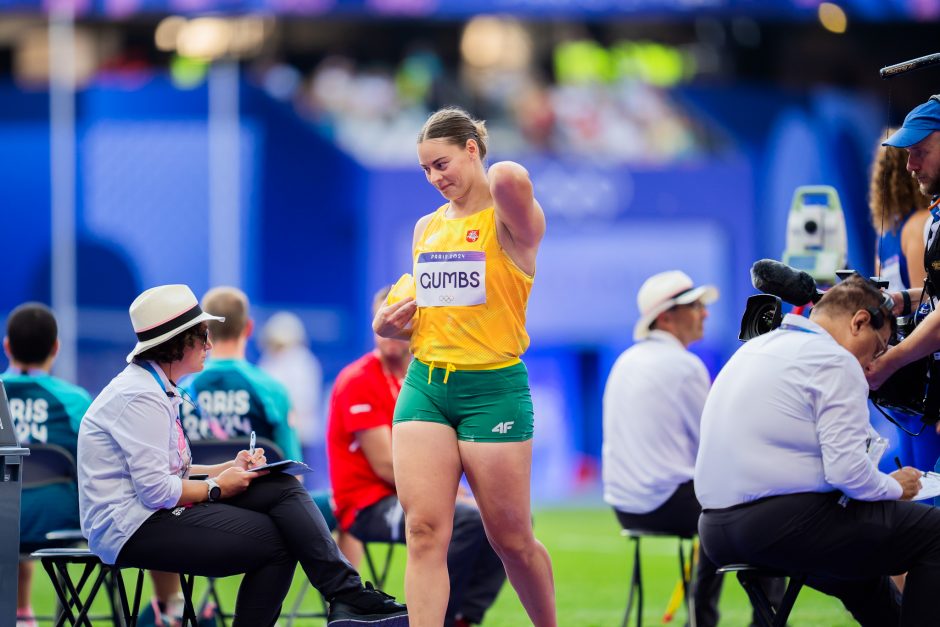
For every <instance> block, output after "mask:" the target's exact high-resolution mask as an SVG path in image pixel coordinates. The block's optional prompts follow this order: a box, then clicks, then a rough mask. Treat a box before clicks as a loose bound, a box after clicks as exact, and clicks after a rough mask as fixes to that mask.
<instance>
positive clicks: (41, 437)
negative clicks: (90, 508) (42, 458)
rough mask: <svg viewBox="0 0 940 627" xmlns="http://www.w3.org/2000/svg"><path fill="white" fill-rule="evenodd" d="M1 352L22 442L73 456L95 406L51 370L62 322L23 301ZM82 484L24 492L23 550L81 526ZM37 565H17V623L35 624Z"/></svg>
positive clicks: (23, 626)
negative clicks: (81, 424) (33, 594)
mask: <svg viewBox="0 0 940 627" xmlns="http://www.w3.org/2000/svg"><path fill="white" fill-rule="evenodd" d="M3 350H4V352H5V353H6V355H7V358H8V359H9V360H10V367H9V368H8V369H7V371H6V372H5V373H3V374H2V375H0V380H2V381H3V385H4V387H5V388H6V392H7V397H8V399H9V403H10V413H11V414H12V416H13V424H14V426H15V428H16V436H17V439H18V440H19V442H20V444H21V445H23V446H26V447H29V445H30V444H31V443H36V442H38V443H42V444H55V445H57V446H61V447H62V448H64V449H65V450H66V451H68V452H69V453H70V454H71V455H72V457H73V458H74V457H75V455H76V446H77V443H78V425H79V422H80V421H81V419H82V416H83V415H84V414H85V410H86V409H88V406H89V405H90V404H91V396H89V395H88V392H86V391H85V390H83V389H82V388H80V387H78V386H76V385H72V384H71V383H67V382H65V381H63V380H61V379H58V378H56V377H53V376H51V375H50V374H49V372H50V370H51V369H52V364H53V362H54V361H55V358H56V355H57V354H58V352H59V339H58V325H57V324H56V320H55V316H54V315H53V314H52V311H50V310H49V308H48V307H46V306H45V305H42V304H39V303H25V304H23V305H20V306H19V307H17V308H16V309H14V310H13V311H12V312H11V313H10V317H9V318H7V333H6V337H4V338H3ZM78 526H79V517H78V486H77V485H76V484H75V483H54V484H51V485H44V486H39V487H34V488H26V489H24V490H23V501H22V507H21V513H20V553H22V554H29V553H31V552H32V551H34V550H37V549H40V548H42V547H43V546H45V545H46V543H47V542H46V533H48V532H49V531H55V530H58V529H78ZM33 570H34V564H33V562H30V561H23V562H20V564H19V587H18V589H17V604H16V624H17V626H18V627H35V625H36V621H35V620H33V618H32V616H33V610H32V606H31V604H30V600H29V597H30V593H31V592H32V580H33Z"/></svg>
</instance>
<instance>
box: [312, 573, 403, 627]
mask: <svg viewBox="0 0 940 627" xmlns="http://www.w3.org/2000/svg"><path fill="white" fill-rule="evenodd" d="M326 624H327V626H328V627H360V626H362V625H381V627H408V608H406V607H405V606H404V605H403V604H401V603H396V602H395V597H393V596H390V595H388V594H385V593H384V592H382V591H381V590H376V589H375V588H373V587H372V584H371V583H370V582H366V585H365V586H364V587H363V588H360V589H359V590H355V591H353V592H344V593H342V594H339V595H337V596H336V598H334V599H333V600H332V602H330V614H329V618H327V619H326Z"/></svg>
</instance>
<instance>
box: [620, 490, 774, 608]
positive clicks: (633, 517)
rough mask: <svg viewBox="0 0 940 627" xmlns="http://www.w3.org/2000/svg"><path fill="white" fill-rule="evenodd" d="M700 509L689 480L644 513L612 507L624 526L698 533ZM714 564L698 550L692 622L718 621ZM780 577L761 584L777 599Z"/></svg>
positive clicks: (718, 578) (718, 583) (717, 578)
mask: <svg viewBox="0 0 940 627" xmlns="http://www.w3.org/2000/svg"><path fill="white" fill-rule="evenodd" d="M701 512H702V506H701V505H699V502H698V499H697V498H696V497H695V489H694V488H693V485H692V482H691V481H686V482H685V483H683V484H681V485H680V486H679V487H678V488H676V491H675V492H673V493H672V496H670V497H669V498H668V499H667V500H666V502H665V503H663V504H662V505H660V506H659V507H658V508H657V509H654V510H653V511H652V512H649V513H646V514H629V513H627V512H622V511H620V510H618V509H616V508H615V509H614V513H615V514H616V515H617V520H618V521H620V524H621V526H623V528H624V529H643V530H646V531H661V532H664V533H674V534H676V535H694V534H696V533H698V518H699V514H700V513H701ZM717 570H718V565H717V564H715V562H713V561H712V560H711V559H710V558H709V557H708V555H707V554H706V553H705V551H704V550H699V557H698V568H697V569H696V571H695V582H694V588H693V596H694V599H695V624H696V625H698V627H714V626H715V625H717V624H718V617H719V614H718V599H719V597H720V596H721V583H722V576H721V575H719V574H718V573H716V572H715V571H717ZM784 585H785V584H784V581H783V580H782V579H778V578H768V579H766V580H762V581H761V586H762V587H763V588H764V590H765V591H766V592H767V594H768V596H769V597H770V598H771V599H772V600H775V601H777V602H779V600H780V599H782V598H783V591H784Z"/></svg>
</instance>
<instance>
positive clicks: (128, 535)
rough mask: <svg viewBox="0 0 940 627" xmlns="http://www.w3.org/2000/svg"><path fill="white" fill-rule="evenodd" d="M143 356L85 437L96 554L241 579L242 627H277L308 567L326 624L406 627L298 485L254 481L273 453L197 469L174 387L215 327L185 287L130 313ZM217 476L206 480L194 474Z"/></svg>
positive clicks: (151, 297)
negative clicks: (326, 609) (324, 603)
mask: <svg viewBox="0 0 940 627" xmlns="http://www.w3.org/2000/svg"><path fill="white" fill-rule="evenodd" d="M130 316H131V322H132V323H133V325H134V330H135V332H136V334H137V339H138V342H137V345H136V346H135V348H134V350H133V351H131V353H130V354H129V355H128V356H127V361H128V366H127V368H125V369H124V370H123V371H122V372H121V373H120V374H118V376H116V377H115V378H114V379H113V380H112V381H111V383H109V384H108V386H107V387H105V389H104V390H103V391H102V392H101V394H100V395H99V396H98V398H97V399H95V401H94V403H92V405H91V407H89V409H88V412H87V413H86V415H85V418H84V420H83V421H82V426H81V429H80V431H79V436H78V480H79V509H80V514H81V521H82V532H83V533H84V534H85V537H87V538H88V544H89V547H90V548H91V550H92V551H93V552H94V553H95V554H96V555H98V556H99V557H100V558H101V560H102V561H103V562H105V563H108V564H119V565H122V566H132V567H138V568H147V569H152V570H161V571H169V572H185V573H191V574H195V575H200V576H212V577H225V576H229V575H234V574H240V573H244V574H245V577H244V579H243V580H242V584H241V587H240V588H239V592H238V599H237V601H236V604H235V614H236V617H235V620H234V623H233V624H234V625H235V626H236V627H237V626H246V625H250V626H251V627H256V626H264V625H274V623H275V621H276V620H277V617H278V615H279V613H280V608H281V604H282V602H283V600H284V597H285V596H286V595H287V591H288V589H289V588H290V584H291V581H292V580H293V575H294V570H295V568H296V565H297V563H298V562H299V563H300V565H301V567H302V568H303V569H304V572H305V574H306V575H307V577H308V578H309V579H310V582H311V583H312V584H313V586H314V587H316V588H317V589H318V590H319V591H320V592H321V593H322V594H323V595H324V596H325V597H326V599H327V600H329V601H330V616H329V619H328V624H329V625H330V626H331V627H337V626H344V625H362V624H374V625H383V626H392V625H394V626H398V625H407V616H406V611H405V608H404V606H403V605H400V604H398V603H395V602H394V600H393V599H392V598H391V597H389V596H388V595H385V594H383V593H381V592H379V591H377V590H373V589H372V587H371V586H366V587H363V585H362V582H361V580H360V578H359V575H358V573H356V571H355V570H354V569H353V568H352V567H351V566H350V565H349V563H348V562H347V561H346V560H345V559H344V558H343V557H342V555H341V554H340V553H339V551H338V549H337V547H336V544H335V543H334V542H333V539H332V537H331V536H330V533H329V530H328V529H327V527H326V524H325V523H324V521H323V516H322V515H321V514H320V512H319V510H318V509H317V507H316V506H315V505H314V503H313V501H312V500H311V499H310V496H309V495H308V494H307V492H306V491H305V490H304V489H303V486H302V485H301V484H300V482H298V481H297V480H296V479H295V478H294V477H292V476H289V475H285V474H281V473H272V474H265V473H261V472H253V471H252V470H251V468H252V467H254V466H258V465H261V464H263V463H264V462H265V459H264V451H263V450H261V449H257V450H256V451H255V452H254V455H252V454H251V453H249V451H241V452H239V454H238V456H237V457H236V458H235V459H234V460H232V461H231V462H228V463H224V464H218V465H215V466H198V465H193V464H192V460H191V455H190V449H189V443H188V441H187V439H186V435H185V432H184V430H183V428H182V426H181V424H180V422H179V410H180V406H181V404H182V403H184V402H187V403H189V402H192V401H191V399H188V398H186V397H184V396H182V395H181V392H180V390H179V389H178V388H177V387H176V383H175V382H176V381H177V380H179V379H180V377H183V376H185V375H187V374H191V373H194V372H199V371H200V370H202V368H203V363H204V361H205V359H206V354H207V353H208V351H209V349H211V348H212V345H211V342H210V341H209V337H208V321H209V320H221V319H220V318H218V317H216V316H211V315H209V314H206V313H203V311H202V310H201V308H200V307H199V304H198V302H197V300H196V297H195V295H194V294H193V293H192V290H190V289H189V288H188V287H187V286H185V285H164V286H160V287H155V288H152V289H150V290H147V291H145V292H144V293H142V294H141V295H140V296H138V297H137V299H135V300H134V302H133V303H132V304H131V307H130ZM199 474H202V475H208V478H207V479H206V480H201V479H193V478H192V476H193V475H199Z"/></svg>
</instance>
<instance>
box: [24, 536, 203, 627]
mask: <svg viewBox="0 0 940 627" xmlns="http://www.w3.org/2000/svg"><path fill="white" fill-rule="evenodd" d="M32 557H34V558H36V559H38V560H39V561H40V563H41V564H42V566H43V568H44V569H45V570H46V573H48V575H49V579H50V581H52V588H53V589H54V590H55V593H56V598H57V599H58V602H59V605H60V607H61V613H60V615H59V617H58V618H57V619H56V622H55V625H56V627H60V626H61V625H64V624H65V622H66V621H68V624H69V625H73V626H75V625H82V626H83V627H92V617H89V616H88V611H89V610H90V609H91V606H92V603H93V602H94V600H95V597H96V596H97V594H98V591H99V590H100V589H101V586H102V584H106V587H110V588H112V589H113V590H114V592H115V594H110V595H108V598H109V599H110V601H111V605H112V616H110V617H107V618H106V620H110V621H111V622H112V624H114V625H117V626H120V627H134V625H136V623H137V611H138V608H139V606H140V593H141V588H142V587H143V577H144V571H143V570H140V569H138V570H137V583H136V587H135V594H134V602H133V605H131V604H129V603H128V599H127V592H126V589H125V587H124V578H123V576H122V575H121V568H120V567H118V566H109V565H107V564H104V563H103V562H102V561H101V560H100V559H98V556H96V555H94V554H93V553H92V552H91V551H89V550H88V549H72V548H55V549H40V550H39V551H35V552H33V553H32ZM70 564H81V565H82V567H83V568H82V574H81V576H80V577H79V579H78V581H77V582H76V581H75V580H73V579H72V575H71V573H70V572H69V569H68V566H69V565H70ZM92 575H94V577H92ZM89 581H91V585H90V586H88V583H89ZM73 610H77V612H78V613H77V614H76V613H75V611H73ZM103 619H104V618H103V617H95V618H94V621H95V623H97V624H100V622H98V621H100V620H103ZM193 625H195V623H193Z"/></svg>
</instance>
